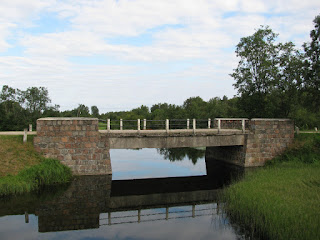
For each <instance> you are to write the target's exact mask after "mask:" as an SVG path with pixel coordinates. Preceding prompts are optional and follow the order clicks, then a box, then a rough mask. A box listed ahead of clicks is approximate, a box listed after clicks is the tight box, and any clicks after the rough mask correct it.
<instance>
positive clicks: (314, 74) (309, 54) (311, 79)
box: [303, 15, 320, 111]
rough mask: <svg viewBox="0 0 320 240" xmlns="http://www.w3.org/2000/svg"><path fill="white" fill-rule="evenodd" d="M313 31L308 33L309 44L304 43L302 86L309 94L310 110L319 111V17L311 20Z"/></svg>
mask: <svg viewBox="0 0 320 240" xmlns="http://www.w3.org/2000/svg"><path fill="white" fill-rule="evenodd" d="M313 22H314V29H313V30H311V32H310V38H311V42H309V43H304V44H303V48H304V51H305V61H304V65H305V72H304V86H305V89H306V91H307V93H308V94H309V98H308V103H307V105H309V106H310V107H311V108H312V110H315V109H316V111H319V110H320V15H318V16H316V17H315V19H314V20H313Z"/></svg>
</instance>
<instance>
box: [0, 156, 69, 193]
mask: <svg viewBox="0 0 320 240" xmlns="http://www.w3.org/2000/svg"><path fill="white" fill-rule="evenodd" d="M71 178H72V173H71V170H70V169H69V168H68V167H66V166H64V165H62V164H61V163H60V162H59V161H58V160H55V159H44V160H43V161H42V162H41V163H40V164H38V165H34V166H31V167H29V168H26V169H24V170H22V171H20V172H19V173H18V174H17V175H15V176H13V175H7V176H5V177H2V178H0V196H7V195H16V194H22V193H28V192H31V191H34V190H38V189H40V188H41V187H43V186H48V185H55V184H61V183H67V182H69V181H70V180H71Z"/></svg>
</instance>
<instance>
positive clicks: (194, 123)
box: [192, 118, 197, 133]
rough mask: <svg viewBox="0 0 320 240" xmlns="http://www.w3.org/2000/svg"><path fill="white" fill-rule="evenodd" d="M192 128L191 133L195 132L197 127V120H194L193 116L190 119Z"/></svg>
mask: <svg viewBox="0 0 320 240" xmlns="http://www.w3.org/2000/svg"><path fill="white" fill-rule="evenodd" d="M192 128H193V133H195V132H196V128H197V122H196V119H195V118H194V119H193V121H192Z"/></svg>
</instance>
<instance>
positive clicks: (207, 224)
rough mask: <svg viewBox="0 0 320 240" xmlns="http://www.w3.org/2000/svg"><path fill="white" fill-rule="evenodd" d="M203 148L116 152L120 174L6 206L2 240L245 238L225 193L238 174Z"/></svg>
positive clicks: (2, 212) (0, 224)
mask: <svg viewBox="0 0 320 240" xmlns="http://www.w3.org/2000/svg"><path fill="white" fill-rule="evenodd" d="M204 152H205V151H203V150H195V149H142V150H112V151H111V162H112V169H113V175H112V178H111V176H87V177H80V178H76V179H75V180H74V181H73V182H72V183H71V184H70V185H68V186H64V187H63V188H59V189H49V190H47V191H45V192H43V193H41V194H40V193H34V194H29V195H25V196H20V197H16V198H12V199H5V200H2V201H1V202H0V204H1V205H0V216H1V217H0V239H3V240H4V239H10V240H11V239H88V240H89V239H90V240H91V239H184V240H185V239H239V238H243V236H240V235H238V234H237V233H236V231H235V230H234V228H233V227H232V226H230V224H229V222H228V219H227V218H226V217H225V216H224V215H222V214H221V209H220V206H219V204H217V194H218V192H219V191H220V189H221V188H223V186H224V185H225V184H228V182H229V181H230V179H232V178H233V177H234V176H235V175H237V174H238V170H235V169H234V168H229V167H227V166H225V165H221V163H219V162H215V161H213V160H211V159H207V160H205V157H204Z"/></svg>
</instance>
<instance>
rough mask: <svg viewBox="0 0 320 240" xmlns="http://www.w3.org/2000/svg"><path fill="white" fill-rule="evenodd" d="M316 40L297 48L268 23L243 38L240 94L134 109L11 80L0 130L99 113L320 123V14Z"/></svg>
mask: <svg viewBox="0 0 320 240" xmlns="http://www.w3.org/2000/svg"><path fill="white" fill-rule="evenodd" d="M313 23H314V29H312V30H311V32H310V42H306V43H304V44H303V45H302V47H301V49H302V50H298V49H296V46H295V44H294V43H293V42H285V43H281V42H277V41H276V40H277V37H278V34H276V33H274V32H273V31H272V29H270V28H269V27H268V26H261V27H260V28H259V29H257V30H256V32H255V33H254V34H253V35H251V36H247V37H243V38H241V39H240V42H239V43H238V45H237V46H236V51H235V53H236V55H237V57H239V58H240V60H239V63H238V66H237V68H236V69H234V70H233V72H232V73H231V74H230V76H232V77H233V78H234V80H235V83H234V87H235V89H237V95H236V96H234V97H233V98H227V97H226V96H224V97H223V98H219V97H214V98H211V99H210V100H208V101H204V100H203V99H202V98H201V97H190V98H188V99H186V100H185V101H184V102H183V104H182V105H175V104H169V103H158V104H154V105H153V106H152V107H150V108H149V107H147V106H145V105H142V106H140V107H138V108H135V109H132V110H130V111H118V112H108V113H102V114H100V113H99V109H98V107H97V106H91V107H90V109H89V107H88V106H85V105H84V104H79V106H78V107H76V108H74V109H72V110H67V111H60V110H59V108H60V107H59V105H50V103H51V99H50V97H49V93H48V90H47V89H46V88H45V87H30V88H27V89H26V90H25V91H22V90H20V89H14V88H11V87H9V86H7V85H4V86H3V87H2V91H1V93H0V131H5V130H22V129H23V128H25V127H26V126H28V124H30V123H32V124H35V122H36V119H38V118H40V117H77V116H78V117H79V116H81V117H97V118H101V119H107V118H110V119H112V120H118V119H124V120H133V119H150V120H163V119H187V118H189V119H192V118H197V119H207V118H212V119H213V118H215V117H230V118H232V117H246V118H259V117H262V118H292V119H294V120H295V123H296V125H297V126H298V127H300V128H306V129H307V128H312V127H316V126H317V127H319V126H320V15H318V16H316V17H315V19H314V20H313Z"/></svg>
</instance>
